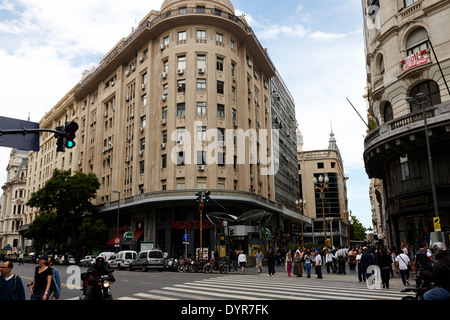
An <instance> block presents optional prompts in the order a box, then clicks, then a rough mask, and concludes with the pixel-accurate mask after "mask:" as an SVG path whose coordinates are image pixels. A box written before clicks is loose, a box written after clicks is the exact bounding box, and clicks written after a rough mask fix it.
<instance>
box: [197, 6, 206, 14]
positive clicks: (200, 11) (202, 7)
mask: <svg viewBox="0 0 450 320" xmlns="http://www.w3.org/2000/svg"><path fill="white" fill-rule="evenodd" d="M205 10H206V7H205V6H197V8H196V12H197V13H205Z"/></svg>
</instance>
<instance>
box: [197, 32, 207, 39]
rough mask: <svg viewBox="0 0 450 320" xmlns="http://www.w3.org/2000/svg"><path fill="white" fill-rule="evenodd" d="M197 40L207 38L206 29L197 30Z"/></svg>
mask: <svg viewBox="0 0 450 320" xmlns="http://www.w3.org/2000/svg"><path fill="white" fill-rule="evenodd" d="M197 40H206V30H197Z"/></svg>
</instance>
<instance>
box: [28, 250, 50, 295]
mask: <svg viewBox="0 0 450 320" xmlns="http://www.w3.org/2000/svg"><path fill="white" fill-rule="evenodd" d="M38 261H39V266H38V267H36V269H35V270H34V281H33V283H32V284H31V288H30V294H31V300H48V296H49V290H50V285H51V283H52V277H53V270H52V268H50V267H49V266H48V256H47V255H42V256H40V257H39V259H38Z"/></svg>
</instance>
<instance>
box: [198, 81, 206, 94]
mask: <svg viewBox="0 0 450 320" xmlns="http://www.w3.org/2000/svg"><path fill="white" fill-rule="evenodd" d="M197 91H206V79H197Z"/></svg>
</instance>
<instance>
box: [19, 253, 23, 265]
mask: <svg viewBox="0 0 450 320" xmlns="http://www.w3.org/2000/svg"><path fill="white" fill-rule="evenodd" d="M20 265H23V252H21V253H20V254H19V266H20Z"/></svg>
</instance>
